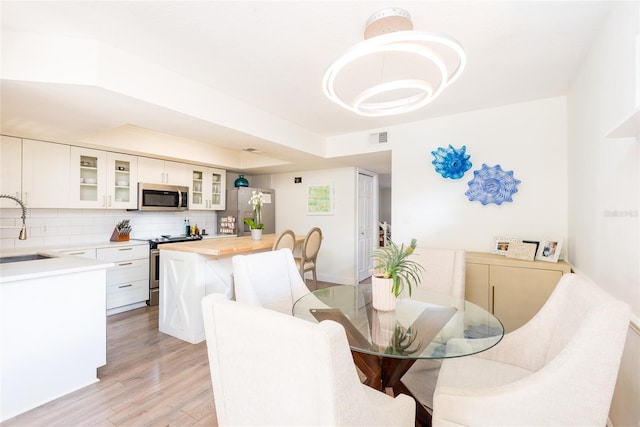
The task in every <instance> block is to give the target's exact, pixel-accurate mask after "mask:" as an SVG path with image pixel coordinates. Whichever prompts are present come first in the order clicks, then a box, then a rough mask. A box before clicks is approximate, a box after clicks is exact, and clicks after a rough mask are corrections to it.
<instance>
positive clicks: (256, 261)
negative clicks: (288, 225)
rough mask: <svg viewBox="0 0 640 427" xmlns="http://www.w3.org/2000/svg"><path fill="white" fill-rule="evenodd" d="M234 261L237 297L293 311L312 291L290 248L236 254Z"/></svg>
mask: <svg viewBox="0 0 640 427" xmlns="http://www.w3.org/2000/svg"><path fill="white" fill-rule="evenodd" d="M232 263H233V286H234V291H235V297H236V301H239V302H242V303H245V304H249V305H255V306H262V307H265V308H269V309H271V310H275V311H279V312H281V313H285V314H289V315H290V314H291V309H292V308H293V304H294V303H295V302H296V301H297V300H298V299H299V298H301V297H302V296H304V295H306V294H308V293H309V288H307V286H306V285H305V284H304V281H303V280H302V277H300V272H299V271H298V268H297V267H296V263H295V261H294V260H293V255H292V253H291V250H289V249H286V248H285V249H278V250H275V251H270V252H259V253H256V254H251V255H236V256H234V257H233V259H232Z"/></svg>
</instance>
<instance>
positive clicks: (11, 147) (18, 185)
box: [0, 135, 22, 208]
mask: <svg viewBox="0 0 640 427" xmlns="http://www.w3.org/2000/svg"><path fill="white" fill-rule="evenodd" d="M0 194H7V195H9V196H13V197H17V198H19V199H21V198H22V140H21V139H20V138H14V137H12V136H4V135H2V138H1V139H0ZM18 207H19V206H18V204H17V203H16V202H14V201H13V200H9V199H0V208H18Z"/></svg>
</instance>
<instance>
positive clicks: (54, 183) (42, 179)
mask: <svg viewBox="0 0 640 427" xmlns="http://www.w3.org/2000/svg"><path fill="white" fill-rule="evenodd" d="M70 155H71V147H70V146H68V145H64V144H55V143H50V142H43V141H36V140H31V139H23V140H22V200H23V201H24V202H25V204H26V205H27V207H28V208H64V207H68V206H69V176H70V169H71V166H70V161H71V156H70Z"/></svg>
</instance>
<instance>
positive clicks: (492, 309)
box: [489, 285, 496, 314]
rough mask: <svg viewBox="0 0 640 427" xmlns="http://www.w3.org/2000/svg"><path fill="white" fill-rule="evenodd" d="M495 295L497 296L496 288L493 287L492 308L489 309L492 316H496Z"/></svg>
mask: <svg viewBox="0 0 640 427" xmlns="http://www.w3.org/2000/svg"><path fill="white" fill-rule="evenodd" d="M495 295H496V287H495V286H493V285H491V307H489V311H490V312H491V313H492V314H495V310H494V301H495Z"/></svg>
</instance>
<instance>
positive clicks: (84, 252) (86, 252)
mask: <svg viewBox="0 0 640 427" xmlns="http://www.w3.org/2000/svg"><path fill="white" fill-rule="evenodd" d="M60 253H62V254H65V255H72V256H79V257H81V258H89V259H96V250H95V249H94V248H90V249H74V250H69V251H60Z"/></svg>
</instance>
